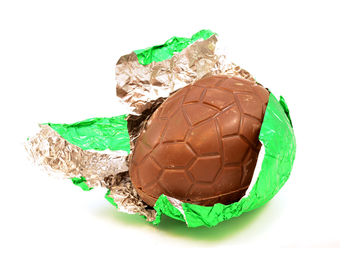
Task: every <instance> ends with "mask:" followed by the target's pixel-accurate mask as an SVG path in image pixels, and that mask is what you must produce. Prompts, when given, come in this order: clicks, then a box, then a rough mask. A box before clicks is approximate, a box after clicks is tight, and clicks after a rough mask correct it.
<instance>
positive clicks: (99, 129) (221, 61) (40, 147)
mask: <svg viewBox="0 0 350 280" xmlns="http://www.w3.org/2000/svg"><path fill="white" fill-rule="evenodd" d="M218 74H220V75H229V76H237V77H240V78H244V79H248V80H252V81H254V78H253V77H252V76H251V75H250V74H249V73H248V72H247V71H246V70H244V69H241V68H240V67H239V66H237V65H236V64H234V63H232V62H231V61H229V60H228V59H227V58H226V56H225V55H224V54H222V53H220V50H219V48H217V36H216V34H215V33H214V32H212V31H210V30H202V31H199V32H197V33H196V34H194V35H193V36H192V37H191V38H182V37H172V38H171V39H169V40H168V41H166V42H165V43H164V44H162V45H157V46H154V47H151V48H147V49H143V50H137V51H134V52H132V53H130V54H128V55H125V56H122V57H121V58H120V59H119V61H118V63H117V65H116V81H117V86H116V87H117V96H118V100H117V102H122V103H123V104H124V106H125V112H127V113H129V115H127V114H125V112H121V113H123V114H120V115H119V116H116V117H112V118H91V119H88V120H85V121H81V122H77V123H74V124H52V123H47V124H41V125H40V131H39V133H38V134H37V135H35V136H34V137H30V138H29V139H28V141H27V144H26V147H27V150H28V151H29V153H30V154H31V157H32V158H33V159H34V160H35V162H36V163H38V164H39V165H41V166H43V167H45V168H46V169H47V170H49V171H54V172H59V173H60V174H63V175H64V177H66V178H70V179H71V180H72V182H73V183H74V184H75V185H77V186H79V187H80V188H81V189H83V190H91V189H92V188H94V187H105V188H107V189H108V190H107V193H106V196H105V197H106V199H107V200H108V201H109V202H110V203H111V204H112V205H114V206H115V207H116V208H117V209H118V210H119V211H122V212H126V213H130V214H140V215H142V216H144V217H145V218H146V219H147V221H149V222H152V223H153V224H159V223H160V221H161V216H162V214H164V215H167V216H169V217H171V218H174V219H177V220H180V221H183V222H185V223H186V224H187V226H188V227H198V226H207V227H212V226H215V225H217V224H218V223H220V222H222V221H225V220H228V219H231V218H233V217H238V216H240V215H241V214H243V213H244V212H248V211H251V210H254V209H256V208H258V207H260V206H262V205H264V204H265V203H267V202H268V201H269V200H271V199H272V198H273V197H274V196H275V195H276V193H277V192H278V191H279V190H280V189H281V188H282V186H283V185H284V184H285V182H286V181H287V179H288V177H289V175H290V172H291V170H292V166H293V162H294V158H295V152H296V141H295V136H294V131H293V127H292V122H291V118H290V113H289V109H288V107H287V104H286V101H285V100H284V98H283V97H281V98H280V100H279V101H278V100H277V99H276V97H275V96H274V95H273V94H272V93H270V97H269V102H268V105H267V108H266V112H265V117H264V120H263V123H262V127H261V131H260V135H259V140H260V141H261V142H262V143H263V145H264V149H265V154H264V158H263V161H262V165H261V168H260V173H259V175H258V176H257V180H256V182H252V184H254V185H253V186H252V187H251V188H249V190H248V193H247V194H246V195H245V196H244V197H243V198H241V199H240V200H239V201H238V202H236V203H233V204H230V205H223V204H220V203H217V204H215V205H214V206H211V207H209V206H199V205H194V204H190V203H184V202H181V201H179V200H177V199H174V198H171V197H167V196H165V195H161V196H160V197H159V199H158V200H157V202H156V204H155V206H154V208H151V207H149V206H148V205H147V204H145V203H144V202H143V201H142V200H141V199H140V197H139V196H138V194H137V192H136V191H135V189H134V188H133V186H132V183H131V181H130V178H129V175H128V155H129V154H130V153H132V150H133V142H134V141H135V139H136V138H137V131H139V130H140V129H142V127H143V125H144V124H145V122H146V121H147V119H148V117H149V115H150V114H151V112H152V108H154V107H155V106H156V105H159V103H161V102H163V101H164V100H165V99H166V98H167V97H169V95H170V94H171V93H172V92H174V91H176V90H177V89H180V88H182V87H184V86H186V85H188V84H191V83H193V82H195V81H197V80H198V79H201V78H202V77H205V76H207V75H218ZM133 116H136V117H139V118H140V120H141V121H139V122H134V123H132V122H131V121H128V120H130V119H132V118H133ZM135 123H136V124H137V127H132V126H133V125H134V126H135ZM135 131H136V133H135ZM260 156H261V155H260Z"/></svg>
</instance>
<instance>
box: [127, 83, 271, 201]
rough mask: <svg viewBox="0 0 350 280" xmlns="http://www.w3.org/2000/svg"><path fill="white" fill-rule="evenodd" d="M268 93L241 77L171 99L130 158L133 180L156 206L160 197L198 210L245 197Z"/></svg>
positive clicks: (199, 85) (202, 85)
mask: <svg viewBox="0 0 350 280" xmlns="http://www.w3.org/2000/svg"><path fill="white" fill-rule="evenodd" d="M268 96H269V93H268V91H267V90H266V89H264V88H263V87H261V86H259V85H256V84H254V83H253V82H250V81H246V80H243V79H240V78H228V77H225V76H216V77H209V78H204V79H202V80H199V81H197V82H196V83H195V84H194V85H190V86H187V87H185V88H183V89H180V90H178V91H177V92H175V93H174V94H172V95H171V97H169V98H168V99H167V100H166V101H165V102H164V103H163V104H162V105H161V106H160V107H159V108H158V109H157V110H156V111H155V112H154V114H153V116H152V117H151V118H150V120H149V122H148V124H147V127H146V129H145V131H142V132H141V134H140V137H139V138H138V140H137V143H136V145H135V148H134V151H133V153H132V155H131V163H130V176H131V180H132V182H133V184H134V186H135V188H136V190H137V191H138V193H139V195H140V196H141V198H143V199H144V200H145V202H146V203H148V204H149V205H151V206H153V205H154V203H155V201H156V199H157V198H158V197H159V195H160V194H165V195H168V196H171V197H174V198H177V199H180V200H182V201H187V202H190V203H195V204H200V205H213V204H215V203H219V202H220V203H225V204H227V203H232V202H235V201H237V200H238V199H239V198H240V197H241V196H242V195H244V193H245V191H246V189H247V187H248V185H249V183H250V182H251V178H252V176H253V173H254V168H255V165H256V161H257V156H258V152H259V149H260V146H261V144H260V142H259V139H258V136H259V132H260V128H261V123H262V120H263V117H264V113H265V108H266V105H267V101H268Z"/></svg>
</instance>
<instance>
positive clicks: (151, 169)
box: [137, 157, 162, 186]
mask: <svg viewBox="0 0 350 280" xmlns="http://www.w3.org/2000/svg"><path fill="white" fill-rule="evenodd" d="M137 171H138V174H139V179H140V180H139V181H140V184H142V186H147V185H148V184H151V183H154V182H155V181H156V180H157V177H158V176H159V175H160V173H161V171H162V169H161V168H160V167H159V166H158V165H157V164H156V163H155V162H154V161H153V160H152V159H151V158H150V157H147V159H145V160H144V161H143V162H141V164H140V165H139V166H138V167H137Z"/></svg>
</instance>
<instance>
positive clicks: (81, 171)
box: [25, 125, 156, 221]
mask: <svg viewBox="0 0 350 280" xmlns="http://www.w3.org/2000/svg"><path fill="white" fill-rule="evenodd" d="M39 127H40V129H39V131H38V133H37V134H36V135H34V136H33V137H30V138H29V139H28V141H27V142H26V143H25V149H26V150H27V152H28V154H29V157H30V159H31V160H32V161H33V162H34V163H35V164H37V165H39V166H40V167H41V168H42V169H44V170H45V171H46V172H47V173H48V174H51V175H61V176H63V177H64V178H69V179H70V178H73V177H81V176H82V177H84V178H85V179H86V183H87V185H88V186H89V187H91V188H94V187H105V188H107V189H109V190H110V193H109V196H110V197H112V198H113V200H114V202H115V203H116V204H117V206H118V210H119V211H121V212H126V213H129V214H140V215H143V216H145V217H146V219H147V220H148V221H153V220H154V219H155V217H156V212H155V210H154V209H152V208H150V207H149V206H148V205H147V204H146V203H144V202H143V201H142V200H141V199H140V197H139V196H138V194H137V192H136V190H135V189H134V188H133V187H132V185H131V181H130V178H129V173H128V169H129V168H128V161H127V159H128V153H127V152H126V151H111V150H105V151H95V150H83V149H81V148H79V147H78V146H75V145H73V144H71V143H69V142H68V141H66V140H65V139H64V138H63V137H61V136H60V135H59V134H58V133H57V132H56V131H55V130H53V129H52V128H51V127H50V126H48V125H39Z"/></svg>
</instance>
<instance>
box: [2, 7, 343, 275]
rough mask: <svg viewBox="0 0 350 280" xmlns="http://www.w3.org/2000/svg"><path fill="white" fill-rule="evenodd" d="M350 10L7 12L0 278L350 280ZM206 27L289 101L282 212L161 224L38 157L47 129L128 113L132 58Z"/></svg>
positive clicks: (278, 204) (278, 206) (276, 207)
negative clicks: (37, 161) (121, 74)
mask: <svg viewBox="0 0 350 280" xmlns="http://www.w3.org/2000/svg"><path fill="white" fill-rule="evenodd" d="M347 2H348V1H329V2H327V1H290V2H286V1H243V0H241V1H218V0H217V1H189V0H188V1H169V2H168V1H116V0H115V1H110V2H107V1H95V2H92V1H81V2H80V1H57V2H55V1H1V2H0V3H1V4H0V32H1V34H0V35H1V37H0V40H1V42H0V94H1V99H0V104H1V110H0V113H1V126H0V127H1V130H0V134H1V137H0V138H1V139H0V141H1V145H0V147H1V169H0V170H1V172H0V174H1V181H0V184H1V186H0V188H1V194H0V215H1V228H0V238H1V239H0V246H1V247H0V258H1V260H0V278H1V279H117V278H119V279H134V278H136V277H142V278H146V279H148V278H150V277H153V278H158V277H161V278H163V279H168V278H170V279H171V278H180V277H181V279H184V278H185V279H186V278H187V277H188V278H189V277H190V276H191V278H193V277H196V278H218V279H219V278H221V277H225V278H230V279H234V278H238V277H239V278H240V279H257V277H259V279H261V278H275V277H276V278H279V279H296V278H297V279H307V278H310V279H320V278H323V277H324V278H326V279H349V278H348V277H349V274H348V272H347V270H345V267H344V266H345V262H347V263H348V262H349V258H348V257H349V256H348V254H347V252H346V248H348V241H349V236H348V231H347V225H348V223H349V218H348V214H349V207H348V204H349V203H348V201H349V171H348V170H349V156H350V155H349V144H348V141H349V138H348V136H349V134H348V130H349V126H350V125H349V101H350V97H349V95H350V92H349V62H350V61H349V53H348V52H349V49H350V46H349V41H348V40H349V27H350V21H349V11H350V9H349V7H348V5H347V4H348V3H347ZM203 28H209V29H211V30H213V31H215V32H217V33H218V34H219V36H220V37H219V38H220V40H221V41H223V42H224V44H225V45H226V46H228V50H229V52H230V54H231V55H232V57H233V60H234V62H235V63H237V64H238V65H240V66H242V67H243V68H245V69H247V70H248V71H250V72H251V73H252V74H253V76H254V77H255V78H257V80H258V81H259V82H260V83H263V84H264V85H265V86H266V87H268V88H269V89H270V90H271V91H272V92H273V93H274V94H275V95H276V96H279V95H283V96H284V97H285V98H286V100H287V103H288V105H289V108H290V111H291V116H292V119H293V123H294V127H295V134H296V139H297V155H296V160H295V165H294V168H293V171H292V174H291V177H290V179H289V181H288V182H287V184H286V185H285V186H284V188H283V189H282V190H281V191H280V192H279V193H278V195H277V196H276V197H275V198H274V199H273V200H272V201H271V202H269V203H268V204H267V205H266V206H264V207H262V208H260V209H258V210H256V211H253V212H250V213H246V214H244V215H243V216H241V217H240V218H236V219H232V220H230V221H228V222H225V223H222V224H220V225H219V226H217V227H215V228H211V229H207V228H196V229H188V228H186V227H185V225H184V224H183V223H180V222H177V221H173V220H170V219H167V218H164V220H163V221H162V223H161V224H160V225H159V226H158V227H155V226H152V225H150V224H148V223H147V222H145V221H144V219H143V218H142V217H138V216H131V215H127V214H123V213H118V212H116V211H115V209H114V208H113V207H112V206H111V205H110V204H109V203H108V202H107V201H106V200H105V199H104V198H103V196H104V190H103V191H102V190H93V191H91V192H83V191H81V190H80V189H79V188H78V187H75V186H74V185H72V184H71V182H69V181H65V180H61V179H57V178H52V177H49V176H47V175H46V174H45V173H43V172H42V171H40V170H39V169H38V168H36V167H34V166H32V165H31V164H30V163H29V162H28V161H27V160H26V158H25V153H24V150H23V142H24V141H25V139H26V137H27V136H30V135H32V134H33V133H34V131H35V128H36V125H37V123H41V122H47V121H51V122H75V121H79V120H83V119H85V118H89V117H102V116H114V115H119V114H121V113H123V112H122V110H123V109H122V108H121V107H120V106H119V105H118V101H117V98H116V97H115V81H114V66H115V63H116V61H117V60H118V58H119V57H120V56H121V55H124V54H126V53H129V52H130V51H132V50H134V49H140V48H145V47H148V46H152V45H155V44H159V43H162V42H164V41H165V40H167V39H168V38H170V37H171V36H174V35H177V36H191V35H192V34H193V33H195V32H197V31H199V30H200V29H203ZM280 248H286V249H280ZM289 248H301V249H297V250H296V249H289ZM305 248H323V249H311V250H310V249H305ZM325 248H327V249H325ZM334 248H338V249H334ZM277 249H278V250H277ZM342 254H343V256H342ZM346 260H347V261H346ZM224 271H226V272H224ZM220 274H222V275H220ZM217 275H220V276H217Z"/></svg>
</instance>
